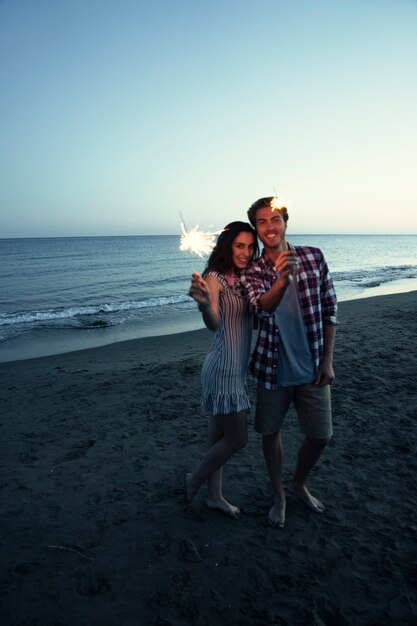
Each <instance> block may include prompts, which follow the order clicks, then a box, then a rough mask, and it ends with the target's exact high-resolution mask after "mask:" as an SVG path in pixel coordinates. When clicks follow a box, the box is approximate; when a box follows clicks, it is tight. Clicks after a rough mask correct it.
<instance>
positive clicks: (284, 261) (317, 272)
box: [242, 197, 337, 527]
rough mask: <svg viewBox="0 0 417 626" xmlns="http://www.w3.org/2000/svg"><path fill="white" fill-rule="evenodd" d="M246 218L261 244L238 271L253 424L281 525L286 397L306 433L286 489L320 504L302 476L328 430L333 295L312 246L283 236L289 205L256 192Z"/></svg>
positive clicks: (271, 517)
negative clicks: (254, 336)
mask: <svg viewBox="0 0 417 626" xmlns="http://www.w3.org/2000/svg"><path fill="white" fill-rule="evenodd" d="M248 218H249V221H250V222H251V224H252V225H253V226H254V228H255V229H256V232H257V234H258V237H259V239H260V240H261V241H262V243H263V245H264V248H263V250H262V255H261V257H260V258H259V259H258V260H256V261H254V262H253V263H252V264H251V265H250V266H249V267H248V268H247V269H246V270H245V271H244V272H243V275H242V282H243V283H244V284H245V286H246V288H247V292H248V298H249V301H250V305H251V308H252V310H253V312H254V313H256V314H257V315H258V317H259V319H260V328H259V334H258V340H257V344H256V348H255V351H254V353H253V357H252V361H251V366H250V367H251V371H252V373H253V374H254V376H255V378H256V379H257V382H258V388H257V405H256V415H255V430H256V431H257V432H259V433H260V434H261V435H262V448H263V453H264V457H265V462H266V466H267V469H268V473H269V477H270V480H271V483H272V488H273V492H274V502H273V505H272V507H271V509H270V511H269V514H268V522H269V524H270V525H271V526H277V525H278V526H280V527H283V526H284V522H285V493H284V488H283V483H282V444H281V437H280V430H281V426H282V423H283V421H284V417H285V415H286V413H287V410H288V408H289V406H290V404H291V402H293V403H294V406H295V408H296V411H297V415H298V420H299V424H300V429H301V431H302V433H303V434H304V435H305V438H304V440H303V442H302V443H301V446H300V448H299V451H298V458H297V466H296V469H295V472H294V475H293V478H292V482H291V485H290V489H291V491H292V493H294V494H295V495H297V496H298V497H300V498H301V499H302V500H303V501H304V502H305V504H307V506H309V507H310V508H311V509H312V510H313V511H315V512H317V513H322V512H323V511H324V505H323V504H322V503H321V502H320V500H318V499H317V498H315V497H314V496H312V495H311V493H310V492H309V491H308V489H307V487H306V480H307V478H308V476H309V474H310V472H311V470H312V469H313V467H314V466H315V464H316V463H317V461H318V459H319V457H320V455H321V453H322V451H323V450H324V448H325V447H326V445H327V444H328V443H329V441H330V438H331V435H332V415H331V406H330V387H329V385H330V384H331V383H332V381H333V379H334V371H333V364H332V363H333V349H334V341H335V331H336V313H337V304H336V295H335V291H334V288H333V283H332V280H331V278H330V276H329V272H328V268H327V264H326V262H325V260H324V257H323V254H322V253H321V251H320V250H319V249H318V248H311V247H306V246H293V245H291V244H290V243H288V242H287V241H286V239H285V235H286V231H287V221H288V212H287V209H286V208H285V207H279V206H277V198H273V197H268V198H260V199H259V200H257V201H256V202H254V203H253V204H252V206H251V207H250V209H249V211H248Z"/></svg>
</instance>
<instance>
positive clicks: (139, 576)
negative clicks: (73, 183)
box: [0, 292, 417, 626]
mask: <svg viewBox="0 0 417 626" xmlns="http://www.w3.org/2000/svg"><path fill="white" fill-rule="evenodd" d="M211 341H212V335H211V334H210V333H209V331H206V330H203V331H196V332H192V333H185V334H180V335H172V336H169V337H159V338H154V339H140V340H135V341H129V342H125V343H120V344H113V345H110V346H105V347H103V348H97V349H92V350H84V351H81V352H73V353H69V354H63V355H58V356H53V357H46V358H40V359H33V360H28V361H16V362H13V363H2V364H0V376H1V414H2V438H1V441H2V455H1V466H2V470H1V524H2V532H1V557H2V577H1V588H0V597H1V615H2V624H5V625H15V624H22V625H23V624H27V625H29V624H30V625H38V624H39V625H42V626H46V625H52V624H54V625H58V624H70V625H74V626H79V625H86V626H87V625H88V626H94V625H107V624H109V625H113V624H114V625H132V626H133V625H135V626H137V625H148V624H149V625H150V624H155V625H160V626H162V625H166V626H168V625H171V624H172V625H174V624H176V625H181V626H183V625H194V624H196V625H207V626H212V625H223V624H228V625H235V624H236V625H245V626H246V625H247V626H249V625H258V624H259V625H269V624H289V625H291V626H292V625H297V626H298V625H300V624H306V625H310V624H311V625H316V626H323V625H326V626H332V625H335V626H336V625H337V626H343V625H345V624H352V625H355V626H356V625H359V626H362V625H368V624H369V625H375V626H376V625H382V624H384V625H386V624H396V625H399V626H407V625H411V624H416V623H417V600H416V594H415V581H416V580H417V517H416V513H417V504H416V502H417V498H416V475H417V457H416V439H417V436H416V420H417V397H416V386H417V292H412V293H405V294H399V295H390V296H383V297H376V298H369V299H364V300H358V301H352V302H344V303H342V304H341V305H340V326H339V328H338V332H337V342H336V354H335V370H336V381H335V383H334V386H333V407H334V430H335V433H334V438H333V441H332V443H331V445H330V446H329V448H328V449H327V450H326V451H325V452H324V454H323V456H322V459H321V461H320V463H319V465H318V466H317V467H316V469H315V470H314V472H313V474H312V476H311V479H310V483H309V486H310V489H311V491H312V493H313V494H314V495H317V496H318V497H319V498H320V499H322V500H323V501H324V502H325V504H326V506H327V512H326V513H325V514H323V515H317V514H315V513H313V512H310V511H309V510H308V509H307V508H305V507H304V505H303V504H302V503H301V502H299V501H298V500H296V499H294V497H291V495H289V496H288V504H287V522H286V526H285V528H284V529H272V528H269V527H268V525H267V524H266V518H265V514H266V512H267V510H268V507H269V505H270V501H271V492H270V486H269V483H268V479H267V475H266V471H265V468H264V462H263V458H262V454H261V447H260V439H259V437H258V435H256V434H255V433H254V432H253V431H252V418H250V426H249V445H248V447H247V448H246V449H244V450H242V451H240V452H239V453H238V454H237V455H235V457H234V458H233V459H232V460H231V461H230V462H229V463H228V464H227V465H226V468H225V476H224V483H225V489H224V491H225V495H226V496H227V497H229V499H230V500H231V501H232V502H233V503H235V504H237V505H239V506H241V507H242V509H243V516H242V519H241V520H240V521H235V520H232V519H230V518H228V517H226V516H224V515H222V514H221V513H219V512H216V511H209V510H207V509H206V508H205V506H204V495H205V489H202V490H201V492H200V493H199V494H198V495H197V497H196V499H195V501H194V502H193V503H192V504H185V502H184V494H183V487H182V477H183V473H184V471H185V469H186V468H188V469H190V468H192V467H193V466H194V465H195V464H196V462H197V461H198V460H199V458H200V456H201V453H202V450H203V447H204V442H205V435H206V419H205V418H203V417H202V416H201V414H200V408H199V401H200V399H199V396H200V379H199V376H200V368H201V365H202V361H203V358H204V355H205V353H206V350H207V347H208V345H209V344H210V342H211ZM249 384H250V392H251V395H252V398H253V394H254V384H253V382H252V381H250V383H249ZM283 439H284V446H285V451H286V459H285V472H286V481H287V482H288V480H289V478H290V476H291V470H292V468H293V467H294V461H295V454H296V449H297V446H298V443H299V441H300V436H299V433H298V427H297V423H296V419H295V415H294V413H293V412H291V413H289V415H288V416H287V420H286V423H285V426H284V432H283Z"/></svg>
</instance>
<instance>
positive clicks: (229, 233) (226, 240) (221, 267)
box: [203, 222, 259, 276]
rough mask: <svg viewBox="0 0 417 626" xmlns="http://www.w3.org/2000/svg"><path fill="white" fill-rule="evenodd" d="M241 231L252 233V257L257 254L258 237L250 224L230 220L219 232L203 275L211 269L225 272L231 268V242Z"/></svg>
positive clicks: (221, 272)
mask: <svg viewBox="0 0 417 626" xmlns="http://www.w3.org/2000/svg"><path fill="white" fill-rule="evenodd" d="M242 232H243V233H251V234H252V235H253V243H254V250H253V256H252V259H254V258H256V257H257V256H258V255H259V248H258V238H257V236H256V231H255V230H254V229H253V228H252V226H251V225H250V224H248V223H247V222H230V224H227V226H225V227H224V229H223V230H222V232H221V233H220V235H219V237H218V239H217V243H216V245H215V247H214V249H213V252H212V253H211V255H210V257H209V260H208V261H207V265H206V269H205V270H204V272H203V276H205V275H206V274H207V272H212V271H214V272H219V273H220V274H227V272H230V270H231V269H233V260H232V243H233V242H234V240H235V239H236V237H237V236H238V235H239V234H240V233H242Z"/></svg>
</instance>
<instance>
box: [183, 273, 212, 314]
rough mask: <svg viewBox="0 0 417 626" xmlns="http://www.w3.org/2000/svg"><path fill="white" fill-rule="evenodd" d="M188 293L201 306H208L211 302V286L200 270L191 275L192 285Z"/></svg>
mask: <svg viewBox="0 0 417 626" xmlns="http://www.w3.org/2000/svg"><path fill="white" fill-rule="evenodd" d="M188 295H189V296H191V298H193V299H194V300H195V301H196V302H198V304H199V305H200V307H203V308H207V307H209V306H210V304H211V298H210V289H209V286H208V285H207V283H206V281H205V280H204V278H202V277H201V276H200V274H199V273H198V272H194V273H193V274H192V275H191V287H190V289H189V291H188Z"/></svg>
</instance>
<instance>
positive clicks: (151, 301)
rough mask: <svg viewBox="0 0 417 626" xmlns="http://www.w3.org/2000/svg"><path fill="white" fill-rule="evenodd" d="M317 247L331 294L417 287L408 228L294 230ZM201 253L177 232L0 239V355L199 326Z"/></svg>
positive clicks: (299, 240)
mask: <svg viewBox="0 0 417 626" xmlns="http://www.w3.org/2000/svg"><path fill="white" fill-rule="evenodd" d="M288 240H289V241H290V242H291V243H294V244H306V245H313V246H317V247H319V248H321V249H322V251H323V252H324V255H325V257H326V260H327V262H328V265H329V267H330V270H331V273H332V276H333V280H334V283H335V287H336V292H337V295H338V298H339V300H340V301H341V300H349V299H353V298H357V297H366V296H369V295H379V294H380V293H389V292H396V291H404V290H411V289H416V288H417V236H415V235H386V236H385V235H378V236H376V235H293V236H289V237H288ZM203 268H204V259H200V258H199V257H197V256H194V255H191V254H189V253H185V252H180V250H179V237H178V236H137V237H79V238H78V237H71V238H46V239H41V238H39V239H0V287H1V289H0V361H10V360H15V359H21V358H31V357H35V356H42V355H46V354H54V353H60V352H66V351H70V350H77V349H81V348H87V347H92V346H99V345H104V344H107V343H113V342H116V341H123V340H125V339H132V338H136V337H145V336H158V335H164V334H169V333H175V332H180V331H183V330H194V329H197V328H202V326H203V324H202V322H201V316H200V314H199V313H198V311H197V310H196V305H195V303H194V302H193V301H192V300H191V299H190V298H189V297H188V296H187V290H188V285H189V277H190V274H191V272H193V271H195V270H197V271H202V270H203Z"/></svg>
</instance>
